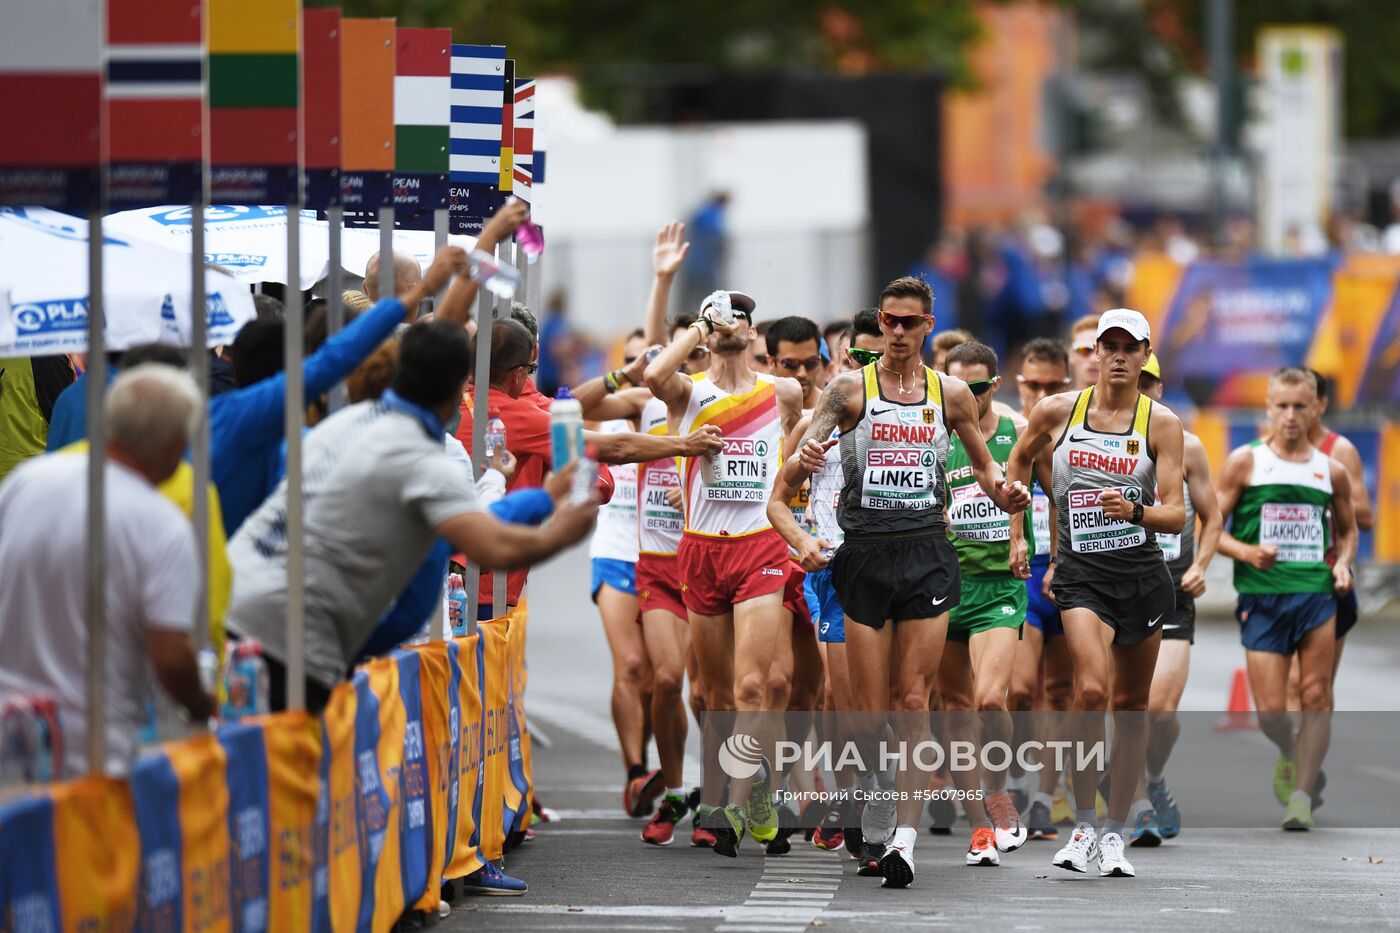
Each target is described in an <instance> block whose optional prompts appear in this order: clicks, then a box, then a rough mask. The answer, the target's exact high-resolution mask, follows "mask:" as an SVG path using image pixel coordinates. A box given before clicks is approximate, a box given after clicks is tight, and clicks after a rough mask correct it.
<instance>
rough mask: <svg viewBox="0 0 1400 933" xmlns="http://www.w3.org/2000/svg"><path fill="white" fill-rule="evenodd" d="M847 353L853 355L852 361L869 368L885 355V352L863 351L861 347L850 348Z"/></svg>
mask: <svg viewBox="0 0 1400 933" xmlns="http://www.w3.org/2000/svg"><path fill="white" fill-rule="evenodd" d="M846 352H847V353H849V354H850V355H851V359H853V360H855V361H856V362H857V363H859V364H860V365H862V366H869V365H870V364H871V363H874V362H875V361H876V360H878V359H880V357H882V356H884V355H885V352H884V351H883V350H863V349H861V348H860V347H848V348H847V350H846Z"/></svg>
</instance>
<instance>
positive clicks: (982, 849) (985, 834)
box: [967, 826, 1001, 867]
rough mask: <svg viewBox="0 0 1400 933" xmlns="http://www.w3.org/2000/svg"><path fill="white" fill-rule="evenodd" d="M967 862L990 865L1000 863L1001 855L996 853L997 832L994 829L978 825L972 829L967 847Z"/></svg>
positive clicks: (993, 865)
mask: <svg viewBox="0 0 1400 933" xmlns="http://www.w3.org/2000/svg"><path fill="white" fill-rule="evenodd" d="M967 864H969V865H990V866H992V867H995V866H997V865H1000V864H1001V856H1000V855H998V854H997V834H996V832H995V831H994V830H991V829H988V828H987V827H986V826H979V827H977V828H976V829H974V830H973V831H972V844H971V845H969V846H968V847H967Z"/></svg>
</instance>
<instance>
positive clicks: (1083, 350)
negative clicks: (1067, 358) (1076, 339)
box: [1070, 343, 1094, 356]
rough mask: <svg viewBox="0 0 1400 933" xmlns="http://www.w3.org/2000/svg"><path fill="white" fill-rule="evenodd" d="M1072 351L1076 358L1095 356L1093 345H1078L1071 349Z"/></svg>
mask: <svg viewBox="0 0 1400 933" xmlns="http://www.w3.org/2000/svg"><path fill="white" fill-rule="evenodd" d="M1070 350H1071V351H1072V352H1073V353H1074V354H1075V355H1076V356H1093V355H1094V345H1093V344H1092V343H1076V344H1075V345H1074V346H1072V347H1070Z"/></svg>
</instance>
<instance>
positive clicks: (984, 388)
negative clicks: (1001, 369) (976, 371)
mask: <svg viewBox="0 0 1400 933" xmlns="http://www.w3.org/2000/svg"><path fill="white" fill-rule="evenodd" d="M995 384H996V380H995V379H978V380H976V381H975V382H969V383H968V384H967V387H968V388H969V389H971V390H972V394H973V395H986V394H987V393H988V392H990V391H991V389H992V386H993V385H995Z"/></svg>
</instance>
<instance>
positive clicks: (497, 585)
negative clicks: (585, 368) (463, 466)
mask: <svg viewBox="0 0 1400 933" xmlns="http://www.w3.org/2000/svg"><path fill="white" fill-rule="evenodd" d="M510 254H511V244H510V243H497V244H496V260H497V261H498V262H509V261H510V258H511V255H510ZM494 305H495V310H494V313H493V314H492V321H493V323H494V322H495V321H504V320H506V319H507V318H509V317H510V299H509V298H501V297H499V296H498V297H497V298H496V301H495V303H494ZM487 342H488V343H489V342H490V336H489V332H488V336H487ZM477 404H478V405H480V403H479V402H478V403H477ZM472 426H473V427H476V426H477V423H476V422H475V421H473V422H472ZM480 430H482V431H484V430H485V426H484V423H483V425H482V427H481V428H480ZM478 449H479V450H480V451H481V453H482V456H483V457H484V456H485V455H486V441H485V439H484V437H483V439H482V442H481V447H480V448H478ZM482 466H483V467H484V466H485V464H482ZM491 610H492V612H491V614H492V615H493V616H495V617H496V618H498V619H499V618H500V617H502V616H504V615H505V614H506V573H505V572H504V571H500V570H498V571H496V572H495V573H493V574H492V575H491Z"/></svg>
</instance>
